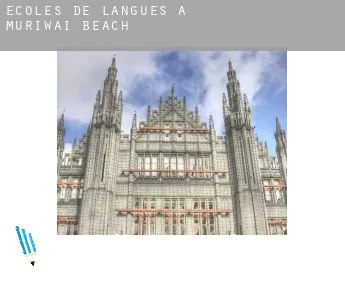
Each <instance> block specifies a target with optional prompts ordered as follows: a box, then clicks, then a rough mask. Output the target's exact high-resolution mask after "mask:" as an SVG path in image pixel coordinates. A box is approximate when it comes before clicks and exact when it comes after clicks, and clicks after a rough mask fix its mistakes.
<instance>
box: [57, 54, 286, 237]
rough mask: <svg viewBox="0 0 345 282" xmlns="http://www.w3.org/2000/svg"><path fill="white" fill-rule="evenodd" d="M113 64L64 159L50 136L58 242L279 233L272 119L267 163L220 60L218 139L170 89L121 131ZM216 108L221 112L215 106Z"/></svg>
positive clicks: (281, 159)
mask: <svg viewBox="0 0 345 282" xmlns="http://www.w3.org/2000/svg"><path fill="white" fill-rule="evenodd" d="M117 71H118V70H117V68H116V60H115V58H113V60H112V64H111V66H110V67H109V69H108V75H107V77H106V78H105V81H104V88H103V91H102V92H101V91H98V93H97V95H96V102H95V105H94V109H93V116H92V121H91V123H90V125H89V127H88V130H87V132H86V133H85V134H84V135H83V136H82V138H81V139H79V140H77V139H75V141H74V144H73V148H72V151H71V153H66V154H64V153H63V152H64V137H65V127H64V114H63V115H62V117H61V119H60V120H59V123H58V128H57V174H58V175H57V176H58V179H57V181H58V182H57V233H58V234H60V235H77V234H80V235H114V234H119V235H122V234H123V235H155V234H156V235H270V234H271V235H283V234H287V141H286V135H285V131H284V130H283V129H282V128H281V125H280V123H279V121H278V119H276V132H275V139H276V153H277V159H276V158H275V157H272V156H270V154H269V151H268V148H267V144H266V142H264V143H263V142H262V141H259V139H258V137H257V136H256V135H255V133H254V125H253V121H252V114H251V108H250V105H249V103H248V99H247V97H246V95H245V94H244V95H243V97H242V93H241V89H240V83H239V81H238V79H237V77H236V71H235V70H234V69H233V67H232V64H231V62H230V61H229V67H228V72H227V77H228V83H227V84H226V89H227V95H226V94H223V105H222V109H223V116H224V127H225V134H224V136H217V135H216V131H215V128H214V121H213V118H212V116H210V118H209V121H208V124H207V123H206V122H204V121H201V120H200V117H199V111H198V108H197V107H195V108H194V110H192V111H191V110H190V108H189V107H188V105H187V100H186V98H185V97H183V98H180V97H178V95H177V93H175V89H174V86H173V87H172V88H171V92H170V94H169V95H168V97H166V98H164V97H162V96H161V98H160V99H159V106H158V108H157V109H151V106H148V109H147V119H146V120H144V121H139V122H137V117H136V114H134V115H133V121H132V128H131V131H130V134H124V133H122V130H121V120H122V113H123V98H122V92H121V91H119V90H118V85H119V83H118V80H117ZM219 107H221V105H219Z"/></svg>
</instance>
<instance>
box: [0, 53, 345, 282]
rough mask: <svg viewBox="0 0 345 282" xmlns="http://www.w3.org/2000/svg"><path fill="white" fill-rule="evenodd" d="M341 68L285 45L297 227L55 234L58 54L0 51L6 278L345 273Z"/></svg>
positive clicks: (335, 277) (334, 276)
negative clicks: (22, 240) (21, 231)
mask: <svg viewBox="0 0 345 282" xmlns="http://www.w3.org/2000/svg"><path fill="white" fill-rule="evenodd" d="M344 66H345V52H289V53H288V132H289V134H288V136H289V140H288V142H289V168H288V171H289V187H288V190H289V192H288V221H289V223H288V227H289V228H288V229H289V230H288V231H289V234H288V236H205V237H203V236H200V237H199V236H176V237H167V236H152V237H151V236H57V235H56V126H57V121H56V109H57V103H56V101H57V97H56V85H57V53H56V52H0V77H1V80H0V90H1V92H0V93H1V98H0V105H1V108H0V121H1V136H0V145H1V159H0V163H1V188H0V189H1V198H0V200H1V204H0V212H1V213H0V215H1V217H2V220H1V225H0V226H1V241H0V242H1V248H2V254H1V255H0V257H1V262H0V269H1V271H0V281H57V280H58V279H59V280H60V281H81V280H82V279H86V280H87V281H90V280H92V279H97V281H98V279H100V280H101V279H109V280H110V281H140V282H143V281H150V282H153V281H208V282H210V281H212V282H213V281H230V280H236V281H295V280H296V281H297V280H298V281H312V280H317V281H322V280H324V281H345V280H344V274H343V272H342V268H343V263H344V258H343V254H344V239H345V236H344V223H343V219H344V214H345V205H344V202H345V198H344V196H345V193H344V191H345V185H344V180H343V176H344V174H345V172H344V169H345V167H344V160H345V159H344V148H345V137H344V111H345V108H344V104H343V101H344V99H343V98H344V96H345V83H344V81H345V69H344ZM16 225H18V226H20V227H23V228H25V229H26V231H27V232H31V233H32V235H33V239H34V241H35V244H36V249H37V261H36V265H35V267H32V266H31V265H30V263H29V262H28V261H26V260H25V259H24V256H23V253H22V250H21V247H20V244H19V241H18V238H17V234H16V231H15V226H16ZM109 280H108V281H109Z"/></svg>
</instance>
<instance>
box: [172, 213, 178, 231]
mask: <svg viewBox="0 0 345 282" xmlns="http://www.w3.org/2000/svg"><path fill="white" fill-rule="evenodd" d="M172 234H173V235H177V216H176V214H174V216H173V226H172Z"/></svg>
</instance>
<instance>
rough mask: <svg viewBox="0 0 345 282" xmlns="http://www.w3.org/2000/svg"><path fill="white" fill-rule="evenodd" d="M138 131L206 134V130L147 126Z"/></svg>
mask: <svg viewBox="0 0 345 282" xmlns="http://www.w3.org/2000/svg"><path fill="white" fill-rule="evenodd" d="M139 131H170V132H174V131H191V132H192V131H195V132H208V129H207V128H193V127H190V128H168V127H149V126H144V127H141V128H139Z"/></svg>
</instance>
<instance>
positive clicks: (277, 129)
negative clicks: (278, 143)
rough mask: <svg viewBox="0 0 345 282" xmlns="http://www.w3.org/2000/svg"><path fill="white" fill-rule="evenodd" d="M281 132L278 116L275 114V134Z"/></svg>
mask: <svg viewBox="0 0 345 282" xmlns="http://www.w3.org/2000/svg"><path fill="white" fill-rule="evenodd" d="M281 131H282V127H281V125H280V122H279V120H278V115H277V114H276V133H278V132H281Z"/></svg>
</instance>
